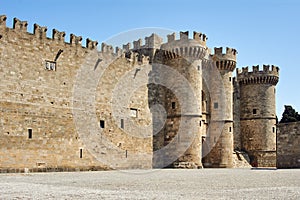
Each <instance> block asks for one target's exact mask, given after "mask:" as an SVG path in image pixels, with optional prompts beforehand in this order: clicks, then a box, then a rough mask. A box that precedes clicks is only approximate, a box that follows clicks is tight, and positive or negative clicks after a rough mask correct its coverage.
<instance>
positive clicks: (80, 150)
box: [79, 149, 82, 158]
mask: <svg viewBox="0 0 300 200" xmlns="http://www.w3.org/2000/svg"><path fill="white" fill-rule="evenodd" d="M79 158H82V149H79Z"/></svg>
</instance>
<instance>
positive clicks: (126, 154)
mask: <svg viewBox="0 0 300 200" xmlns="http://www.w3.org/2000/svg"><path fill="white" fill-rule="evenodd" d="M127 156H128V152H127V150H126V151H125V157H126V158H127Z"/></svg>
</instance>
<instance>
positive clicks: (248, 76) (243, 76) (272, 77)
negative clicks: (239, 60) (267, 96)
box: [236, 65, 279, 85]
mask: <svg viewBox="0 0 300 200" xmlns="http://www.w3.org/2000/svg"><path fill="white" fill-rule="evenodd" d="M236 74H237V80H238V82H239V83H240V84H273V85H276V84H277V83H278V81H279V67H277V66H274V65H271V66H270V65H263V68H262V70H260V69H259V65H256V66H252V71H249V67H248V66H247V67H243V68H242V69H241V70H240V69H236Z"/></svg>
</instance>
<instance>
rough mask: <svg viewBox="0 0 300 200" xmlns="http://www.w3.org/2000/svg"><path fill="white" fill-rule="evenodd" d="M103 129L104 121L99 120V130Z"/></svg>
mask: <svg viewBox="0 0 300 200" xmlns="http://www.w3.org/2000/svg"><path fill="white" fill-rule="evenodd" d="M104 127H105V122H104V120H100V128H104Z"/></svg>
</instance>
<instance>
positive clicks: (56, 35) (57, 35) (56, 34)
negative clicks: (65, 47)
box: [52, 29, 66, 42]
mask: <svg viewBox="0 0 300 200" xmlns="http://www.w3.org/2000/svg"><path fill="white" fill-rule="evenodd" d="M65 36H66V33H65V32H60V31H58V30H56V29H53V30H52V39H53V40H58V41H62V42H64V41H65Z"/></svg>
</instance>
